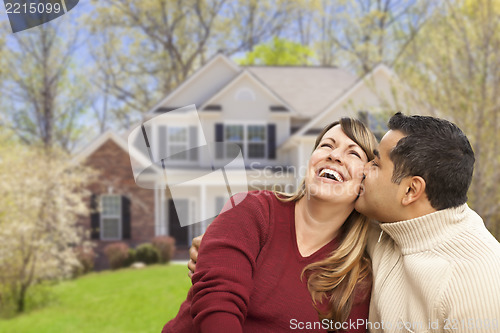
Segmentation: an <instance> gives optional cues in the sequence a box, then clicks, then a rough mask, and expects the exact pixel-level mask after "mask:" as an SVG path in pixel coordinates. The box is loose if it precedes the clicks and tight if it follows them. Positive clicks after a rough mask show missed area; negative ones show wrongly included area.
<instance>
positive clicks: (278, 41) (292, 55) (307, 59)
mask: <svg viewBox="0 0 500 333" xmlns="http://www.w3.org/2000/svg"><path fill="white" fill-rule="evenodd" d="M313 59H314V52H313V51H312V50H311V49H310V48H309V47H307V46H304V45H301V44H300V43H296V42H293V41H290V40H286V39H283V38H278V37H273V39H272V41H271V42H269V43H264V44H259V45H256V46H255V47H254V49H253V50H252V51H251V52H248V53H247V54H246V56H245V58H243V59H240V60H238V63H239V64H240V65H268V66H270V65H311V63H312V60H313Z"/></svg>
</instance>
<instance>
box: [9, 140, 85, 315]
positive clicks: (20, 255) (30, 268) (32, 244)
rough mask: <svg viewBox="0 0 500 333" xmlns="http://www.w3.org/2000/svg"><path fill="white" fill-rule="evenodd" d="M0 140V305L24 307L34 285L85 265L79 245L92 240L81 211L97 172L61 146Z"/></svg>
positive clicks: (60, 277) (18, 310) (83, 210)
mask: <svg viewBox="0 0 500 333" xmlns="http://www.w3.org/2000/svg"><path fill="white" fill-rule="evenodd" d="M0 141H3V142H2V143H1V144H0V198H1V200H0V244H1V245H0V310H3V311H5V310H6V308H7V305H6V304H10V306H11V307H15V309H16V311H17V312H22V311H23V310H24V308H25V300H26V295H27V292H28V290H29V288H30V287H31V286H33V285H34V284H36V283H40V282H42V281H47V280H51V281H54V280H59V279H62V278H66V277H69V276H71V274H72V272H73V271H74V269H75V268H77V267H78V266H79V265H80V264H79V262H78V260H77V257H76V251H75V247H76V246H83V247H84V248H85V247H88V246H89V244H86V243H85V237H84V236H85V235H84V229H83V227H82V226H79V225H78V216H79V215H81V214H86V213H87V208H86V205H85V202H84V199H85V197H86V196H87V195H88V193H87V191H86V190H85V187H84V184H85V183H86V182H87V181H89V178H91V177H92V176H93V172H92V171H90V170H88V169H85V168H83V167H80V166H75V165H72V164H71V162H70V160H69V158H68V156H67V155H66V154H64V153H62V152H58V151H55V150H50V151H49V150H47V149H44V150H42V149H37V148H34V147H28V146H20V145H18V144H16V143H12V142H5V140H1V139H0ZM1 304H3V307H4V309H2V308H1V307H2V305H1Z"/></svg>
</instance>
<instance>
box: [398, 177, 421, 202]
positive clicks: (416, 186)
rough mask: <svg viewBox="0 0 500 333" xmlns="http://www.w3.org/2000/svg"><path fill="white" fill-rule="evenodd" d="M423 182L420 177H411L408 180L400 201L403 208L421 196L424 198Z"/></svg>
mask: <svg viewBox="0 0 500 333" xmlns="http://www.w3.org/2000/svg"><path fill="white" fill-rule="evenodd" d="M425 185H426V184H425V180H424V179H423V178H422V177H420V176H413V177H411V178H410V179H409V181H408V183H407V186H406V193H405V194H404V196H403V199H402V200H401V204H402V205H403V206H408V205H410V204H412V203H414V202H416V201H417V200H419V199H420V198H421V197H422V196H425Z"/></svg>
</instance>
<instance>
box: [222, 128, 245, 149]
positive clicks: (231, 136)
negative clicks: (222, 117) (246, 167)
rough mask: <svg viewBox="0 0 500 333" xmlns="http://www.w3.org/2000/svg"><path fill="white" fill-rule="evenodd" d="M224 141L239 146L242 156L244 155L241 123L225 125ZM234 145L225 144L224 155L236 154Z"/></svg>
mask: <svg viewBox="0 0 500 333" xmlns="http://www.w3.org/2000/svg"><path fill="white" fill-rule="evenodd" d="M225 131H226V138H225V139H226V140H225V141H226V142H231V143H235V144H237V145H238V146H240V148H241V152H242V154H243V156H245V149H244V148H243V146H244V144H245V143H244V141H243V139H244V127H243V126H242V125H227V126H226V129H225ZM234 149H235V147H234V146H232V145H226V157H230V156H236V155H237V154H238V152H237V151H235V150H234Z"/></svg>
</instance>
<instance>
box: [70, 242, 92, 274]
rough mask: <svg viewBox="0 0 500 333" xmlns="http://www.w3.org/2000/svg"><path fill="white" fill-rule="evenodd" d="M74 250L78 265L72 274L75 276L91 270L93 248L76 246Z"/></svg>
mask: <svg viewBox="0 0 500 333" xmlns="http://www.w3.org/2000/svg"><path fill="white" fill-rule="evenodd" d="M75 252H76V258H77V259H78V262H79V263H80V267H77V268H76V269H75V270H74V272H73V276H75V277H76V276H79V275H83V274H87V273H89V272H91V271H92V270H93V269H94V259H95V257H96V254H95V252H94V250H93V249H92V248H91V247H83V246H78V247H76V248H75Z"/></svg>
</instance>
